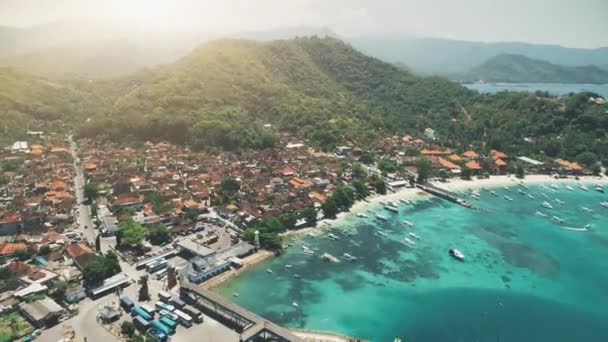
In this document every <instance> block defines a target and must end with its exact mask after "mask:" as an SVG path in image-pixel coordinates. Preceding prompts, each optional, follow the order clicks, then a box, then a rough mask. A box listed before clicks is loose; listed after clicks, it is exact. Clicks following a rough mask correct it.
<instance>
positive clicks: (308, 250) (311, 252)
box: [302, 249, 315, 255]
mask: <svg viewBox="0 0 608 342" xmlns="http://www.w3.org/2000/svg"><path fill="white" fill-rule="evenodd" d="M302 253H304V254H306V255H314V254H315V251H313V250H311V249H305V250H303V251H302Z"/></svg>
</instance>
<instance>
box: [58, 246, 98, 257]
mask: <svg viewBox="0 0 608 342" xmlns="http://www.w3.org/2000/svg"><path fill="white" fill-rule="evenodd" d="M65 252H66V253H67V254H68V255H69V256H70V258H77V257H79V256H81V255H83V254H93V250H91V249H90V248H89V247H88V246H87V245H85V244H84V243H73V244H71V245H68V246H67V247H66V248H65Z"/></svg>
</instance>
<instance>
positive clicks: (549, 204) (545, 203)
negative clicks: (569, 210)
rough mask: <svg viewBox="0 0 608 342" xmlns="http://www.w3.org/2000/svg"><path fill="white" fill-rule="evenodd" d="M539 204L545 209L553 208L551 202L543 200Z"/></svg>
mask: <svg viewBox="0 0 608 342" xmlns="http://www.w3.org/2000/svg"><path fill="white" fill-rule="evenodd" d="M541 205H542V206H543V207H545V208H547V209H553V206H552V205H551V203H549V202H547V201H544V202H543V203H541Z"/></svg>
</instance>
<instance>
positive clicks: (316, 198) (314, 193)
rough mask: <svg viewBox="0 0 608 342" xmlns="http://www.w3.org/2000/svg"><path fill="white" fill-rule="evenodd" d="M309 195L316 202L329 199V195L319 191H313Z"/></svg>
mask: <svg viewBox="0 0 608 342" xmlns="http://www.w3.org/2000/svg"><path fill="white" fill-rule="evenodd" d="M308 197H309V198H310V199H311V200H313V201H314V202H319V203H323V202H325V200H326V199H327V197H326V196H325V195H323V194H321V193H319V192H317V191H312V192H310V193H309V194H308Z"/></svg>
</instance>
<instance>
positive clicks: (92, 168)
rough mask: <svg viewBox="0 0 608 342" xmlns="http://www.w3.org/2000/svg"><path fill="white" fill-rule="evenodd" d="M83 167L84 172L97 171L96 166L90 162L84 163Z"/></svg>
mask: <svg viewBox="0 0 608 342" xmlns="http://www.w3.org/2000/svg"><path fill="white" fill-rule="evenodd" d="M83 167H84V169H85V171H95V170H97V164H95V163H91V162H86V163H84V166H83Z"/></svg>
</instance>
